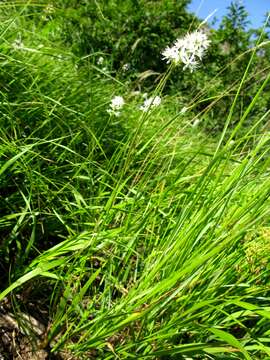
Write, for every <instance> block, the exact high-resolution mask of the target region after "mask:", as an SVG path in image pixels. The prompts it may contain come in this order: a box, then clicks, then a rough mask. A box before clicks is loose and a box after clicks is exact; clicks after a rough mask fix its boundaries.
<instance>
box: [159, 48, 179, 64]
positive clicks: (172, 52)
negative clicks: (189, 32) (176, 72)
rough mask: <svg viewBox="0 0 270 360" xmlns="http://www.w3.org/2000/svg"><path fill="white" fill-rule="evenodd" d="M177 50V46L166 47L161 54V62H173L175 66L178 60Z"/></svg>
mask: <svg viewBox="0 0 270 360" xmlns="http://www.w3.org/2000/svg"><path fill="white" fill-rule="evenodd" d="M178 50H179V49H178V48H177V46H172V47H169V46H167V47H166V49H165V50H164V51H163V52H162V53H161V54H162V55H163V58H162V60H166V63H167V64H169V63H170V62H174V63H176V64H177V63H178V62H179V60H180V56H179V51H178Z"/></svg>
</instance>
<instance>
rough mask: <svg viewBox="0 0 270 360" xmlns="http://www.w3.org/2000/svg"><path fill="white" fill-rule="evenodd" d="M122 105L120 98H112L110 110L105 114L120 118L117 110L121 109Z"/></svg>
mask: <svg viewBox="0 0 270 360" xmlns="http://www.w3.org/2000/svg"><path fill="white" fill-rule="evenodd" d="M124 104H125V101H124V99H123V98H122V96H115V97H114V98H112V100H111V103H110V108H109V109H108V110H107V112H108V113H109V114H110V115H114V116H120V111H119V110H121V109H122V107H123V106H124Z"/></svg>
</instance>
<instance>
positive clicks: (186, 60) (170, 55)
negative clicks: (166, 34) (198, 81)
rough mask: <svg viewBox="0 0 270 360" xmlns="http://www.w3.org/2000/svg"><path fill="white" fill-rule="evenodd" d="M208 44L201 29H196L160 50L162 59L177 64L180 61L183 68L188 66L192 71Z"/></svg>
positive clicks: (206, 37)
mask: <svg viewBox="0 0 270 360" xmlns="http://www.w3.org/2000/svg"><path fill="white" fill-rule="evenodd" d="M209 45H210V40H209V39H208V36H207V35H206V34H205V33H204V32H203V31H201V30H196V31H194V32H192V33H188V34H187V35H185V36H184V37H183V38H179V39H177V40H176V41H175V43H174V45H173V46H172V47H167V48H166V49H165V50H164V51H163V52H162V55H163V58H162V59H163V60H166V62H167V64H168V63H174V64H175V65H177V64H179V63H181V62H182V63H183V64H184V69H186V68H189V69H190V71H191V72H192V71H193V70H195V69H196V68H197V67H198V65H199V61H201V60H202V58H203V56H204V55H205V51H206V50H207V48H208V47H209Z"/></svg>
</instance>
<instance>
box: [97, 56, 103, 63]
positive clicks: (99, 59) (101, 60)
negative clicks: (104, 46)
mask: <svg viewBox="0 0 270 360" xmlns="http://www.w3.org/2000/svg"><path fill="white" fill-rule="evenodd" d="M103 62H104V57H103V56H100V57H99V58H98V59H97V64H98V65H102V64H103Z"/></svg>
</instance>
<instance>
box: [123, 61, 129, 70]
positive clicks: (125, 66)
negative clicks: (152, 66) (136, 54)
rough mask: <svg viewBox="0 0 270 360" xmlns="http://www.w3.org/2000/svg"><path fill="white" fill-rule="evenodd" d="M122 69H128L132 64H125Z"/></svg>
mask: <svg viewBox="0 0 270 360" xmlns="http://www.w3.org/2000/svg"><path fill="white" fill-rule="evenodd" d="M122 69H123V71H128V70H129V69H130V64H128V63H127V64H124V65H123V66H122Z"/></svg>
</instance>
